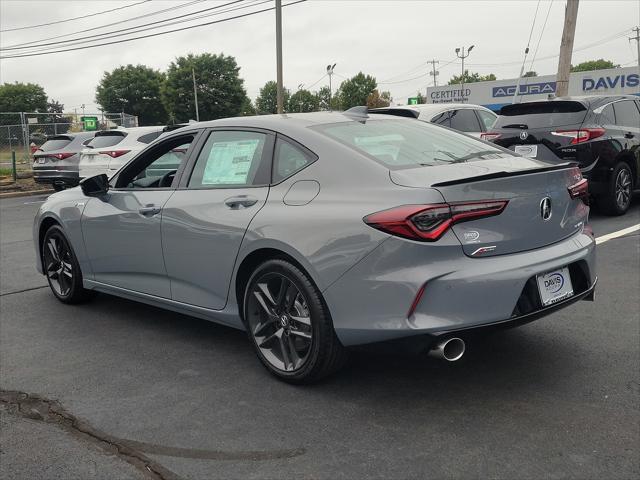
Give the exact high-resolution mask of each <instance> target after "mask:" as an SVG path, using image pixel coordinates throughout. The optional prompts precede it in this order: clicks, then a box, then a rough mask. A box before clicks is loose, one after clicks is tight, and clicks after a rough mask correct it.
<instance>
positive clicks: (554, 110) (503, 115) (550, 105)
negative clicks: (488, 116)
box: [494, 101, 587, 129]
mask: <svg viewBox="0 0 640 480" xmlns="http://www.w3.org/2000/svg"><path fill="white" fill-rule="evenodd" d="M586 115H587V108H586V107H585V106H584V105H583V104H582V103H580V102H568V101H548V102H530V103H516V104H513V105H506V106H504V107H502V109H500V116H499V117H498V120H497V121H496V123H495V125H494V128H519V129H531V128H544V127H557V126H560V125H580V124H582V121H583V120H584V117H585V116H586Z"/></svg>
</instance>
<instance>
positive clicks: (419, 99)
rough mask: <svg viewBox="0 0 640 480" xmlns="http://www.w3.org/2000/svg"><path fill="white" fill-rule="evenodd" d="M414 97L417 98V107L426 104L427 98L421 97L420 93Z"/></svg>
mask: <svg viewBox="0 0 640 480" xmlns="http://www.w3.org/2000/svg"><path fill="white" fill-rule="evenodd" d="M416 97H418V105H422V104H423V103H427V97H425V96H424V95H422V93H420V92H418V93H417V94H416Z"/></svg>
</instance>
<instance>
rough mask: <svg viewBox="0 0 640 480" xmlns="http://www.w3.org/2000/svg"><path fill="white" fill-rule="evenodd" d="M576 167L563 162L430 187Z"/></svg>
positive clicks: (436, 185)
mask: <svg viewBox="0 0 640 480" xmlns="http://www.w3.org/2000/svg"><path fill="white" fill-rule="evenodd" d="M577 166H578V164H577V163H576V162H565V163H559V164H558V165H552V166H550V167H540V168H531V169H529V170H516V171H515V172H504V171H503V172H495V173H488V174H487V175H479V176H477V177H468V178H461V179H458V180H449V181H446V182H440V183H434V184H433V185H431V186H432V187H449V186H451V185H462V184H464V183H473V182H481V181H483V180H493V179H494V178H506V177H517V176H520V175H529V174H530V173H543V172H551V171H554V170H564V169H567V168H574V167H577Z"/></svg>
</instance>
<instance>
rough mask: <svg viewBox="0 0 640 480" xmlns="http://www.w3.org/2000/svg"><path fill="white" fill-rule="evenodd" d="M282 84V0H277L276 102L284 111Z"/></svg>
mask: <svg viewBox="0 0 640 480" xmlns="http://www.w3.org/2000/svg"><path fill="white" fill-rule="evenodd" d="M283 92H284V87H283V86H282V0H276V102H277V107H276V108H277V112H278V113H280V114H281V113H284V93H283Z"/></svg>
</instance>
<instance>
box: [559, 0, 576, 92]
mask: <svg viewBox="0 0 640 480" xmlns="http://www.w3.org/2000/svg"><path fill="white" fill-rule="evenodd" d="M577 19H578V0H567V6H566V7H565V9H564V28H563V30H562V40H561V42H560V60H558V74H557V75H556V97H566V96H567V95H568V94H569V75H570V74H571V54H572V53H573V39H574V37H575V33H576V21H577Z"/></svg>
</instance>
